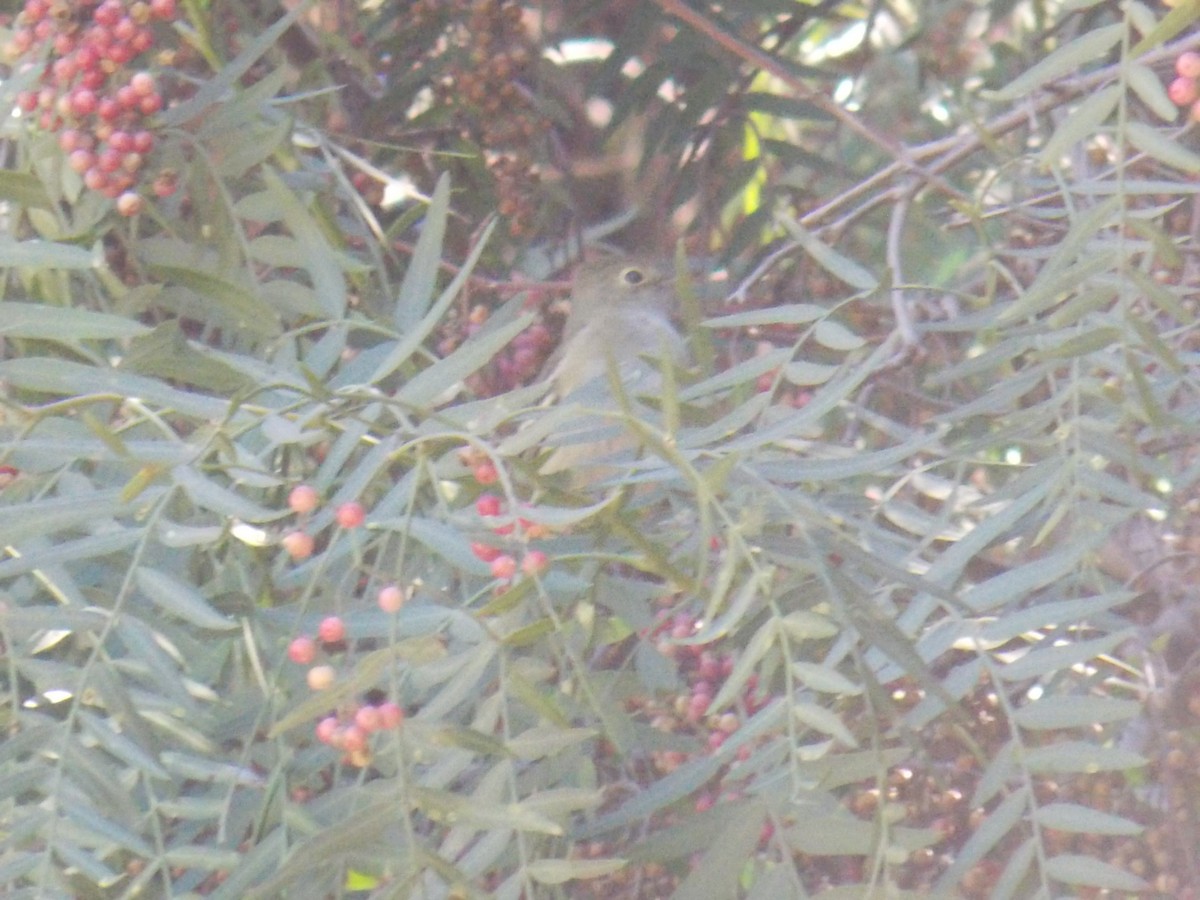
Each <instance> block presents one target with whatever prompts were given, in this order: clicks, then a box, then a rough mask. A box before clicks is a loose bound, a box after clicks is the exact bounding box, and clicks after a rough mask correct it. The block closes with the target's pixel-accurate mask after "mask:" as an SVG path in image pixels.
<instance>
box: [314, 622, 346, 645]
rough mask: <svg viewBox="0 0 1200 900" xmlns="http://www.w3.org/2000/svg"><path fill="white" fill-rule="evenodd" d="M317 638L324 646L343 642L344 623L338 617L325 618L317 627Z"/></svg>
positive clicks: (344, 634)
mask: <svg viewBox="0 0 1200 900" xmlns="http://www.w3.org/2000/svg"><path fill="white" fill-rule="evenodd" d="M317 637H319V638H320V639H321V641H322V643H325V644H336V643H338V642H339V641H343V640H345V639H346V623H345V622H343V621H342V620H341V618H340V617H339V616H326V617H325V618H324V619H322V620H321V624H320V625H318V626H317Z"/></svg>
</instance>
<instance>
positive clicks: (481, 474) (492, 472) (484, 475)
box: [472, 462, 500, 484]
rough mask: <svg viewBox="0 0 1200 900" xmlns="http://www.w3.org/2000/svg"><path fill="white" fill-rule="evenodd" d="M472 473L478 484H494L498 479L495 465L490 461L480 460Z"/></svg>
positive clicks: (498, 474) (498, 475)
mask: <svg viewBox="0 0 1200 900" xmlns="http://www.w3.org/2000/svg"><path fill="white" fill-rule="evenodd" d="M472 474H473V475H474V476H475V480H476V481H477V482H479V483H480V484H495V483H496V482H497V481H499V480H500V473H499V472H497V471H496V467H495V466H494V465H492V464H491V463H490V462H481V463H480V464H479V465H477V466H476V467H475V471H474V472H473V473H472Z"/></svg>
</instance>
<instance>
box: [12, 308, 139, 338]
mask: <svg viewBox="0 0 1200 900" xmlns="http://www.w3.org/2000/svg"><path fill="white" fill-rule="evenodd" d="M147 331H149V329H148V328H147V327H146V326H145V325H143V324H142V323H141V322H137V321H134V320H133V319H126V318H123V317H121V316H111V315H108V314H106V313H98V312H92V311H91V310H87V309H77V308H74V307H69V306H68V307H62V306H48V305H46V304H43V303H6V302H0V335H6V336H8V337H23V338H44V339H46V340H56V341H84V340H106V339H113V338H129V337H133V336H135V335H139V334H145V333H146V332H147Z"/></svg>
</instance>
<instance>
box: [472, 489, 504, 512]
mask: <svg viewBox="0 0 1200 900" xmlns="http://www.w3.org/2000/svg"><path fill="white" fill-rule="evenodd" d="M501 509H503V503H502V502H501V501H500V498H499V497H497V496H496V495H495V494H480V495H479V497H478V499H477V500H476V501H475V512H477V513H479V515H481V516H498V515H500V510H501Z"/></svg>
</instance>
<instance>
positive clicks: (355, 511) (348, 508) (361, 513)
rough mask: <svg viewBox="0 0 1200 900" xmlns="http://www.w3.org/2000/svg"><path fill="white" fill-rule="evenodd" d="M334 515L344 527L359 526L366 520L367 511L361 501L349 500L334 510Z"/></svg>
mask: <svg viewBox="0 0 1200 900" xmlns="http://www.w3.org/2000/svg"><path fill="white" fill-rule="evenodd" d="M333 517H334V519H335V520H336V521H337V523H338V525H340V526H341V527H342V528H357V527H358V526H360V525H361V524H362V523H363V522H365V521H366V519H367V512H366V510H364V509H363V505H362V504H361V503H359V502H358V501H356V500H349V501H347V502H345V503H343V504H342V505H341V506H339V507H338V508H337V509H336V510H335V511H334V514H333Z"/></svg>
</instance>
